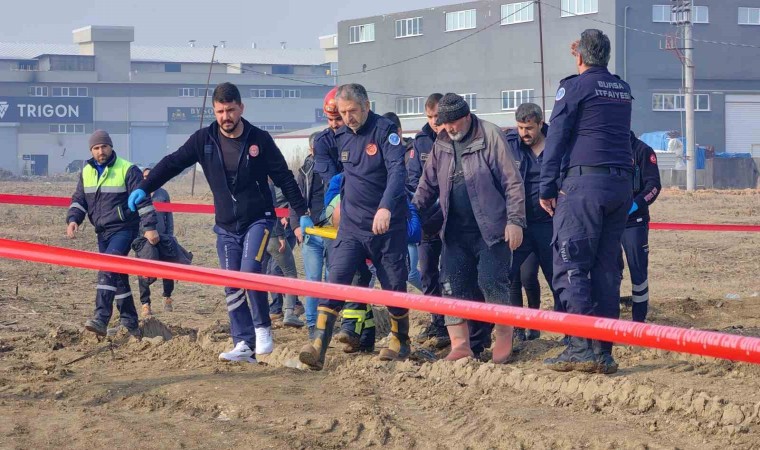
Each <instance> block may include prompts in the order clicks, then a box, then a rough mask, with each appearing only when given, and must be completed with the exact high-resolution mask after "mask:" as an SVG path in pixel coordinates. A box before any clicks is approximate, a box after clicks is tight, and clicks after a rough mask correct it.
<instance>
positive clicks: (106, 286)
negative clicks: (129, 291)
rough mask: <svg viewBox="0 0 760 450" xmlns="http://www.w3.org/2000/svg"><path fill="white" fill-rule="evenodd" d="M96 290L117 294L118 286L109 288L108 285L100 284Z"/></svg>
mask: <svg viewBox="0 0 760 450" xmlns="http://www.w3.org/2000/svg"><path fill="white" fill-rule="evenodd" d="M96 289H102V290H104V291H113V292H116V286H109V285H107V284H99V285H98V286H97V287H96Z"/></svg>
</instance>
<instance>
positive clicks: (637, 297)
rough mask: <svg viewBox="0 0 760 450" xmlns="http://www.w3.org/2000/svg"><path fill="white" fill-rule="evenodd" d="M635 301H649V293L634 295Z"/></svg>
mask: <svg viewBox="0 0 760 450" xmlns="http://www.w3.org/2000/svg"><path fill="white" fill-rule="evenodd" d="M632 298H633V303H644V302H648V301H649V293H646V294H641V295H634V296H632Z"/></svg>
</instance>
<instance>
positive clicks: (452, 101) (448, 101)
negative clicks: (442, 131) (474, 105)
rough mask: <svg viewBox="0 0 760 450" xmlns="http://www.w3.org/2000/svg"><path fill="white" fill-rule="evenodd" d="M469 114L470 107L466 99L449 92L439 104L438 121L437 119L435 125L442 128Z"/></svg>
mask: <svg viewBox="0 0 760 450" xmlns="http://www.w3.org/2000/svg"><path fill="white" fill-rule="evenodd" d="M467 114H470V107H469V105H467V102H466V101H464V97H462V96H461V95H457V94H452V93H451V92H449V93H448V94H446V95H444V96H443V98H441V101H439V102H438V119H436V121H435V124H436V125H439V126H440V125H443V124H444V123H450V122H454V121H455V120H459V119H461V118H462V117H464V116H466V115H467Z"/></svg>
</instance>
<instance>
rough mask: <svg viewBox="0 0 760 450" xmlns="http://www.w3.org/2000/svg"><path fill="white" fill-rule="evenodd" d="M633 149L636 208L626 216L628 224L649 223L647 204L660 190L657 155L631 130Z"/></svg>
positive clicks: (634, 199)
mask: <svg viewBox="0 0 760 450" xmlns="http://www.w3.org/2000/svg"><path fill="white" fill-rule="evenodd" d="M631 148H632V149H633V170H634V172H633V202H634V203H635V204H636V205H638V207H639V208H638V209H637V210H636V211H635V212H633V213H632V214H631V215H629V216H628V226H631V225H636V224H641V223H649V205H651V204H652V203H654V201H655V200H657V196H659V195H660V191H661V190H662V184H661V183H660V170H659V168H658V167H657V155H655V153H654V150H652V147H650V146H648V145H647V144H645V143H644V142H642V141H641V140H640V139H639V138H637V137H636V135H635V134H633V132H631Z"/></svg>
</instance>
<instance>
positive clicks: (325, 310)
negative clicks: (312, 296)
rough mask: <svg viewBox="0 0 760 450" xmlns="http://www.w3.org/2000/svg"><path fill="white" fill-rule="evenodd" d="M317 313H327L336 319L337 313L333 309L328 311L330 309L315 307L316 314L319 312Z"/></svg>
mask: <svg viewBox="0 0 760 450" xmlns="http://www.w3.org/2000/svg"><path fill="white" fill-rule="evenodd" d="M319 311H321V312H323V313H327V314H332V315H333V316H335V317H338V313H337V312H336V311H335V310H334V309H330V308H328V307H326V306H318V307H317V312H319Z"/></svg>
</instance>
